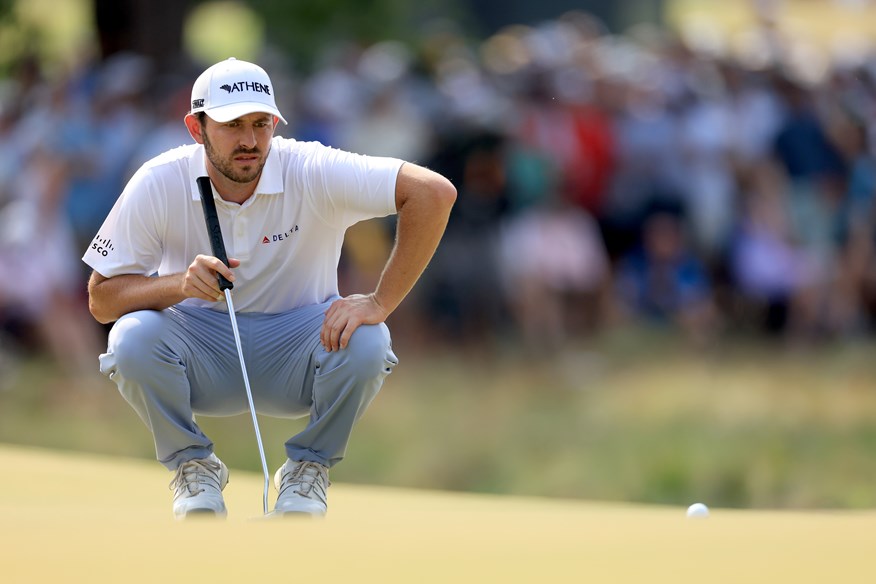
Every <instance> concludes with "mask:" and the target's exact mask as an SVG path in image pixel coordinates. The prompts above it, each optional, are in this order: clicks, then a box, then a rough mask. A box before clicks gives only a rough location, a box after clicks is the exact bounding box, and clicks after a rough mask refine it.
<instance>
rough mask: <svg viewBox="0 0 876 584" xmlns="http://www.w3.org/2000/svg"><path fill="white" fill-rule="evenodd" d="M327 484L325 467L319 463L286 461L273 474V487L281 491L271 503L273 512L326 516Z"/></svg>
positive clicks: (328, 483) (326, 469)
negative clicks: (272, 503) (275, 501)
mask: <svg viewBox="0 0 876 584" xmlns="http://www.w3.org/2000/svg"><path fill="white" fill-rule="evenodd" d="M330 485H331V483H330V482H329V478H328V468H326V467H325V466H323V465H321V464H319V463H318V462H296V461H294V460H286V463H285V464H284V465H283V466H281V467H280V468H279V469H278V470H277V472H276V474H274V486H275V487H277V491H278V492H279V493H280V494H279V495H278V496H277V503H276V505H274V513H275V514H277V515H312V516H322V515H325V513H326V510H327V503H326V491H327V490H328V488H329V486H330Z"/></svg>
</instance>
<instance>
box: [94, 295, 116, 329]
mask: <svg viewBox="0 0 876 584" xmlns="http://www.w3.org/2000/svg"><path fill="white" fill-rule="evenodd" d="M88 311H89V312H90V313H91V316H93V317H94V320H96V321H97V322H99V323H100V324H109V323H111V322H113V321H114V320H117V318H116V316H115V315H112V314H110V313H109V312H108V311H107V310H106V309H105V308H104V307H103V306H101V304H100V303H99V302H97V301H96V300H95V299H94V295H93V294H89V295H88Z"/></svg>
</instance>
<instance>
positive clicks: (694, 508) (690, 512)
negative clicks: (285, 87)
mask: <svg viewBox="0 0 876 584" xmlns="http://www.w3.org/2000/svg"><path fill="white" fill-rule="evenodd" d="M687 516H688V517H708V516H709V508H708V507H706V506H705V505H703V504H702V503H694V504H693V505H691V506H690V507H688V508H687Z"/></svg>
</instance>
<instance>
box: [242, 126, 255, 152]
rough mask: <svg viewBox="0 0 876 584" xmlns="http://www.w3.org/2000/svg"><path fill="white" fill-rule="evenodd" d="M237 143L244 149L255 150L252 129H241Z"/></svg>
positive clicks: (253, 131)
mask: <svg viewBox="0 0 876 584" xmlns="http://www.w3.org/2000/svg"><path fill="white" fill-rule="evenodd" d="M238 142H239V143H240V145H241V146H243V147H244V148H255V145H256V133H255V130H254V129H253V128H243V129H242V130H241V131H240V135H239V136H238Z"/></svg>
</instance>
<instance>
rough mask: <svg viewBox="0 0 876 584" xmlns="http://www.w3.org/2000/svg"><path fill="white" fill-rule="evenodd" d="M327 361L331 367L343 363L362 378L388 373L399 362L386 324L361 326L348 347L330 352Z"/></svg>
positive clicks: (351, 338)
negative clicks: (393, 351) (393, 350)
mask: <svg viewBox="0 0 876 584" xmlns="http://www.w3.org/2000/svg"><path fill="white" fill-rule="evenodd" d="M326 361H327V363H326V364H327V365H329V367H332V366H340V365H341V364H343V365H344V367H345V368H347V369H349V370H351V371H355V372H357V374H358V375H359V376H361V377H362V378H373V377H377V376H381V375H386V374H388V373H389V372H390V371H392V368H393V367H394V366H395V364H396V363H397V360H396V358H395V355H394V354H393V353H392V340H391V338H390V335H389V329H388V328H387V327H386V325H385V324H376V325H362V326H360V327H359V328H357V329H356V331H355V332H354V333H353V335H352V336H351V337H350V342H349V343H347V346H346V348H344V349H342V350H340V351H335V352H332V353H330V354H329V355H328V358H327V359H326Z"/></svg>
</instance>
